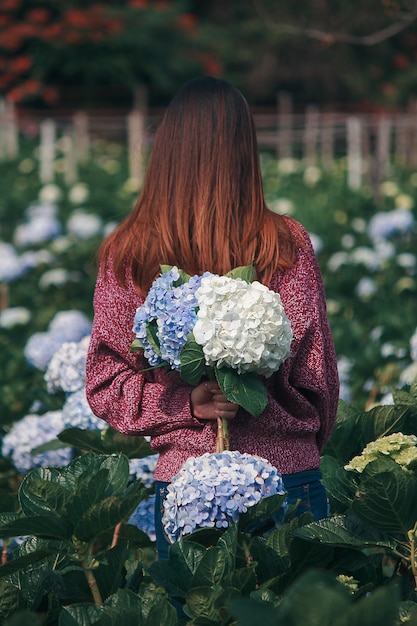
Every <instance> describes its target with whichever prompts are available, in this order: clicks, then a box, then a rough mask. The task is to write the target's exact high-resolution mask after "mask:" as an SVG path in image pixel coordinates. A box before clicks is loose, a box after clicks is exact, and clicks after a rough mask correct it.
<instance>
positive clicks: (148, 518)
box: [128, 494, 156, 541]
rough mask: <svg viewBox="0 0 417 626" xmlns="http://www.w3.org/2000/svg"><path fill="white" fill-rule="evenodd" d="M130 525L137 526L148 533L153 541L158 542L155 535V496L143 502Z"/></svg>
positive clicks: (134, 513)
mask: <svg viewBox="0 0 417 626" xmlns="http://www.w3.org/2000/svg"><path fill="white" fill-rule="evenodd" d="M128 523H129V524H132V525H133V526H137V527H138V528H139V529H140V530H142V531H143V532H144V533H146V534H147V535H148V537H149V539H150V540H151V541H155V540H156V534H155V494H152V495H150V496H149V498H146V500H142V502H140V503H139V505H138V507H137V509H136V510H135V511H134V512H133V513H132V515H131V517H130V518H129V520H128Z"/></svg>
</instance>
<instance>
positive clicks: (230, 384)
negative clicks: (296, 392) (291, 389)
mask: <svg viewBox="0 0 417 626" xmlns="http://www.w3.org/2000/svg"><path fill="white" fill-rule="evenodd" d="M214 372H215V375H216V379H217V382H218V383H219V387H220V389H221V390H222V392H223V394H224V395H225V396H226V398H227V399H228V400H229V401H230V402H234V403H236V404H238V405H239V406H241V407H242V408H243V409H245V411H247V412H248V413H250V414H251V415H252V416H253V417H258V416H259V415H260V414H261V413H262V412H263V411H264V410H265V408H266V406H267V404H268V394H267V391H266V387H265V385H264V383H263V382H262V380H261V379H260V378H259V377H258V376H257V375H256V374H252V373H245V374H238V373H237V372H236V371H235V370H233V369H231V368H229V367H221V368H214Z"/></svg>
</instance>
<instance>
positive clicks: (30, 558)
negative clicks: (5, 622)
mask: <svg viewBox="0 0 417 626" xmlns="http://www.w3.org/2000/svg"><path fill="white" fill-rule="evenodd" d="M52 554H56V550H54V549H51V550H48V549H40V550H38V551H37V552H31V553H30V554H25V555H23V556H18V557H16V558H13V559H11V560H10V561H8V562H7V563H5V564H4V565H1V566H0V577H2V578H4V577H5V576H10V575H11V574H14V573H16V572H20V571H22V570H25V569H27V568H28V567H32V566H33V565H36V564H38V563H40V562H41V561H44V560H45V559H46V558H48V557H49V556H51V555H52ZM0 583H1V581H0ZM0 588H1V587H0ZM0 598H1V596H0ZM0 606H1V605H0Z"/></svg>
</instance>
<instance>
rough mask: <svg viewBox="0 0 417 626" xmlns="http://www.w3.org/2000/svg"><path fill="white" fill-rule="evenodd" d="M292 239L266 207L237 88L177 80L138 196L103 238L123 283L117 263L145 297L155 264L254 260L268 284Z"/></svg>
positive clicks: (212, 267)
mask: <svg viewBox="0 0 417 626" xmlns="http://www.w3.org/2000/svg"><path fill="white" fill-rule="evenodd" d="M294 248H295V243H294V241H293V238H292V237H291V233H290V230H289V228H288V225H287V223H286V220H285V219H284V218H283V217H282V216H278V215H275V214H273V213H272V212H271V211H269V210H268V209H267V207H266V205H265V201H264V196H263V189H262V178H261V169H260V163H259V154H258V146H257V140H256V132H255V125H254V121H253V118H252V115H251V113H250V110H249V106H248V104H247V102H246V100H245V98H244V97H243V96H242V94H241V93H240V92H239V91H238V90H237V89H236V88H235V87H233V86H232V85H231V84H229V83H228V82H226V81H224V80H221V79H217V78H211V77H203V78H196V79H193V80H191V81H189V82H188V83H186V84H185V85H184V86H183V87H182V88H181V89H180V90H179V91H178V92H177V94H176V95H175V96H174V98H173V100H172V101H171V104H170V105H169V107H168V109H167V111H166V113H165V115H164V117H163V119H162V122H161V124H160V126H159V128H158V129H157V132H156V134H155V137H154V141H153V147H152V154H151V157H150V160H149V163H148V167H147V172H146V176H145V181H144V184H143V188H142V192H141V194H140V196H139V199H138V201H137V203H136V206H135V207H134V209H133V211H132V212H131V213H130V215H129V216H128V217H127V218H126V219H125V220H124V221H123V222H122V223H121V224H120V226H119V227H118V228H117V229H116V230H115V231H113V233H112V234H111V235H110V236H109V237H108V239H107V240H106V241H105V242H104V244H103V246H102V248H101V251H100V259H101V260H102V261H103V260H109V258H111V262H112V263H113V268H114V271H115V273H116V276H117V278H118V280H119V281H120V282H121V283H122V284H124V283H125V272H126V264H127V263H128V264H131V271H132V276H133V280H134V282H135V285H136V286H137V289H138V291H139V292H140V293H141V294H142V295H144V294H145V293H146V292H147V290H148V288H149V287H150V285H151V283H152V281H153V280H154V278H155V277H156V276H157V275H158V274H159V265H160V264H161V263H163V264H170V265H177V266H178V267H180V268H182V269H184V270H185V271H186V272H188V273H189V274H199V273H202V272H204V271H211V272H214V273H217V274H224V273H226V272H227V271H229V270H230V269H232V268H233V267H236V266H239V265H248V264H249V263H251V262H252V261H254V264H255V269H256V272H257V278H258V280H261V281H262V282H265V283H267V282H268V281H269V280H270V278H271V276H272V274H273V272H274V271H275V270H276V269H279V268H288V267H291V266H292V264H293V262H294V254H295V252H294Z"/></svg>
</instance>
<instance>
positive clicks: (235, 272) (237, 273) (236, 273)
mask: <svg viewBox="0 0 417 626" xmlns="http://www.w3.org/2000/svg"><path fill="white" fill-rule="evenodd" d="M226 276H228V277H229V278H241V279H242V280H244V281H245V282H247V283H253V281H254V280H255V276H256V272H255V268H254V266H253V263H252V264H251V265H241V266H239V267H235V268H234V269H232V270H231V271H230V272H227V274H226Z"/></svg>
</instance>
